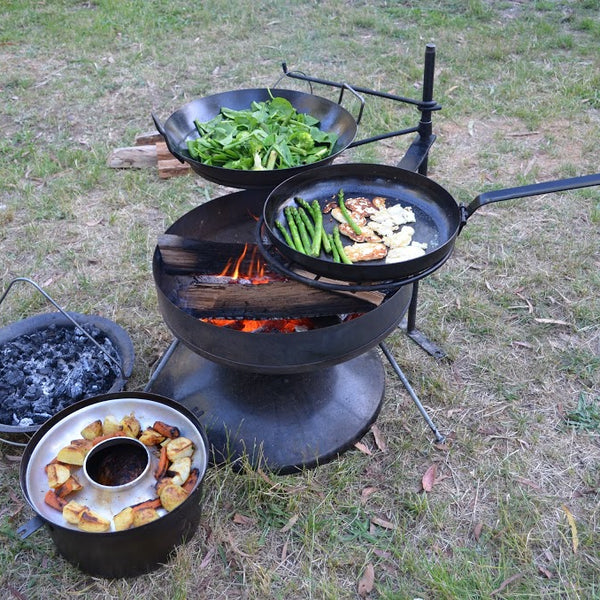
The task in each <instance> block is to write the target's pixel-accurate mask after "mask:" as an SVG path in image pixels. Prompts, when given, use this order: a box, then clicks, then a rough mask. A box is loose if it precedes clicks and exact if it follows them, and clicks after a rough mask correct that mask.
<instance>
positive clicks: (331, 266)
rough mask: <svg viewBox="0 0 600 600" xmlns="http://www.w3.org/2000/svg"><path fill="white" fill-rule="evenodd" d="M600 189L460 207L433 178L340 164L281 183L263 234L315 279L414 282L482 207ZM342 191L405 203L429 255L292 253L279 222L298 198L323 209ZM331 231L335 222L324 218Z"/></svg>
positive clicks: (569, 185) (488, 199)
mask: <svg viewBox="0 0 600 600" xmlns="http://www.w3.org/2000/svg"><path fill="white" fill-rule="evenodd" d="M594 185H600V173H597V174H594V175H586V176H583V177H574V178H571V179H562V180H556V181H549V182H545V183H538V184H533V185H526V186H521V187H515V188H508V189H504V190H495V191H491V192H485V193H483V194H480V195H479V196H477V197H476V198H475V199H474V200H473V201H472V202H471V203H470V204H469V205H468V206H464V205H462V204H458V203H457V202H456V200H455V199H454V198H453V197H452V195H451V194H450V193H449V192H448V191H446V190H445V189H444V188H443V187H441V186H440V185H438V184H437V183H435V182H434V181H432V180H431V179H429V178H427V177H425V176H423V175H420V174H418V173H414V172H412V171H406V170H404V169H400V168H397V167H392V166H386V165H378V164H366V163H361V164H340V165H333V166H327V167H320V168H318V169H312V170H310V171H306V172H304V173H301V174H299V175H296V176H294V177H292V178H290V179H288V180H287V181H285V182H283V183H281V184H280V185H279V186H277V187H276V188H275V189H274V190H272V191H271V193H270V194H269V196H268V198H267V200H266V202H265V205H264V209H263V217H262V218H263V220H264V225H265V227H264V229H265V230H266V235H267V237H268V239H269V241H270V242H271V243H272V244H273V246H275V248H276V249H277V250H278V251H279V253H280V254H281V255H282V256H283V257H284V258H285V259H287V260H289V261H291V262H292V263H296V264H298V265H301V266H303V267H305V268H306V269H307V270H309V271H311V272H312V273H314V274H316V275H321V276H324V277H332V278H334V279H339V280H343V281H353V282H365V281H371V282H374V281H388V280H393V281H400V280H404V279H408V278H410V279H411V280H412V279H413V278H415V277H416V276H418V275H419V274H420V273H424V274H425V273H429V272H431V270H432V269H434V268H436V265H441V264H443V262H444V261H445V260H446V259H447V258H448V257H449V255H450V254H451V252H452V250H453V248H454V243H455V240H456V237H457V236H458V234H459V233H460V231H461V229H462V228H463V226H464V225H465V224H466V222H467V219H468V218H469V217H470V216H471V215H472V214H473V213H474V212H475V211H476V210H477V209H478V208H480V207H482V206H484V205H486V204H490V203H492V202H499V201H501V200H510V199H513V198H523V197H526V196H536V195H541V194H547V193H551V192H560V191H563V190H571V189H577V188H582V187H589V186H594ZM340 189H343V190H344V195H345V197H346V198H349V197H352V196H365V197H368V198H373V197H374V196H384V197H385V198H387V199H388V202H387V205H388V206H390V205H392V204H401V205H402V206H405V207H407V206H410V207H412V208H413V211H414V214H415V217H416V223H411V226H413V227H414V229H415V234H414V237H413V239H414V240H415V241H417V242H425V243H427V245H428V246H427V250H426V253H425V255H424V256H420V257H418V258H414V259H411V260H406V261H402V262H395V263H389V264H388V263H386V262H385V260H383V259H382V260H375V261H367V262H360V263H354V264H351V265H348V264H343V263H336V262H333V260H331V259H330V258H328V257H325V255H324V254H323V253H321V256H320V257H318V258H314V257H311V256H307V255H306V254H302V253H300V252H297V251H296V250H294V249H292V248H290V246H288V245H287V244H286V243H285V241H284V240H283V237H282V235H281V233H280V232H279V230H278V228H277V226H276V225H275V222H276V221H277V220H279V221H281V222H282V223H285V217H284V215H283V210H284V208H285V207H286V206H288V205H294V204H295V200H294V198H296V197H302V198H304V199H305V200H306V201H308V202H311V201H312V200H314V199H318V200H319V202H320V204H321V206H324V205H325V204H326V203H327V202H329V201H331V200H334V199H335V198H336V197H337V194H338V192H339V190H340ZM324 217H325V218H324V224H325V227H326V229H327V230H329V231H331V229H332V228H333V225H334V223H333V220H332V218H330V217H328V215H325V216H324Z"/></svg>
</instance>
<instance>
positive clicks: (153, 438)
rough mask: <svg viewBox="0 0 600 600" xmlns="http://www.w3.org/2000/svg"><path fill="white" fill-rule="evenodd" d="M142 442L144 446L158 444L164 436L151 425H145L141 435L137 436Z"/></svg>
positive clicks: (162, 440)
mask: <svg viewBox="0 0 600 600" xmlns="http://www.w3.org/2000/svg"><path fill="white" fill-rule="evenodd" d="M138 439H139V440H140V442H142V444H144V445H145V446H158V444H160V443H162V442H164V440H165V436H164V435H161V434H160V433H158V431H156V429H152V427H147V428H146V429H144V431H142V435H140V437H139V438H138Z"/></svg>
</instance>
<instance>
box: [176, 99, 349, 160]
mask: <svg viewBox="0 0 600 600" xmlns="http://www.w3.org/2000/svg"><path fill="white" fill-rule="evenodd" d="M194 125H195V127H196V129H197V131H198V134H199V137H198V138H196V139H193V140H188V141H187V148H188V152H189V154H190V156H191V157H192V158H193V159H194V160H197V161H200V162H202V163H203V164H205V165H208V166H214V167H223V168H226V169H238V170H244V171H264V170H273V169H288V168H293V167H299V166H302V165H309V164H312V163H315V162H317V161H320V160H322V159H324V158H327V157H328V156H329V155H330V154H331V153H332V150H333V147H334V145H335V143H336V141H337V139H338V136H337V134H335V133H333V132H327V131H323V130H322V129H320V128H319V120H318V119H316V118H315V117H313V116H311V115H310V114H307V113H299V112H298V111H297V110H296V109H295V108H294V106H293V105H292V104H291V102H290V101H289V100H287V99H286V98H282V97H278V96H276V97H273V96H271V98H270V99H269V100H266V101H261V102H257V101H253V102H252V103H251V105H250V107H249V108H248V109H245V110H234V109H231V108H227V107H221V109H220V112H219V114H218V115H217V116H215V117H214V118H212V119H210V120H209V121H204V122H201V121H199V120H198V119H196V120H194Z"/></svg>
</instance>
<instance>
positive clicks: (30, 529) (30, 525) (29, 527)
mask: <svg viewBox="0 0 600 600" xmlns="http://www.w3.org/2000/svg"><path fill="white" fill-rule="evenodd" d="M45 524H46V521H45V520H44V519H42V517H40V516H39V515H36V516H35V517H32V518H31V519H29V521H27V522H26V523H23V525H21V526H20V527H19V528H18V529H17V533H18V534H19V536H20V538H21V539H22V540H24V539H25V538H27V537H29V536H30V535H31V534H32V533H35V532H36V531H37V530H38V529H41V528H42V527H43V526H44V525H45Z"/></svg>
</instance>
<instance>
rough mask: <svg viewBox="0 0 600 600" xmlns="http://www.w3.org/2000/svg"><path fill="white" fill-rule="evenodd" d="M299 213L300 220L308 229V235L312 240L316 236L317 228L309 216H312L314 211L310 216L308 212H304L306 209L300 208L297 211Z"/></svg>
mask: <svg viewBox="0 0 600 600" xmlns="http://www.w3.org/2000/svg"><path fill="white" fill-rule="evenodd" d="M296 210H297V211H298V214H299V215H300V218H301V219H302V221H303V223H304V226H305V227H306V231H307V232H308V235H310V237H311V238H312V237H313V236H314V235H315V226H314V225H313V222H312V221H311V220H310V217H309V216H308V214H312V211H310V212H309V213H308V214H307V213H306V211H305V210H304V208H302V207H300V208H297V209H296Z"/></svg>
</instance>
